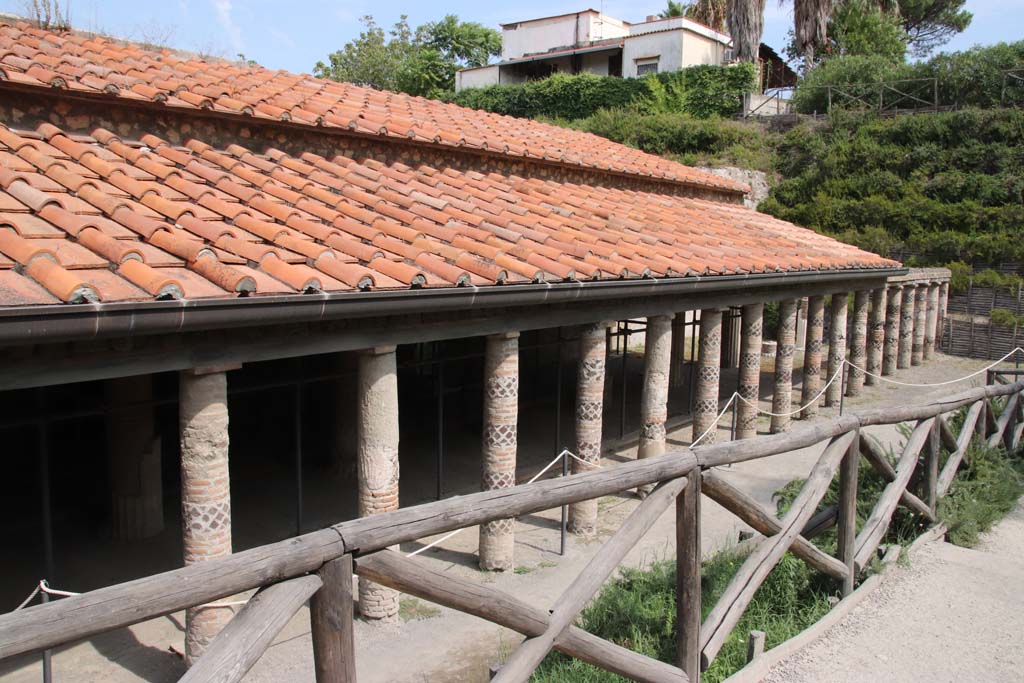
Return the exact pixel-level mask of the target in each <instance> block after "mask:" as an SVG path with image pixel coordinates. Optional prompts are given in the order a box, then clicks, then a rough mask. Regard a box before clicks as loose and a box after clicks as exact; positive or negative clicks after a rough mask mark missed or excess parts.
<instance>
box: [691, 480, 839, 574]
mask: <svg viewBox="0 0 1024 683" xmlns="http://www.w3.org/2000/svg"><path fill="white" fill-rule="evenodd" d="M701 491H702V492H703V493H704V495H706V496H707V497H708V498H710V499H711V500H713V501H715V502H716V503H718V504H719V505H721V506H722V507H724V508H725V509H726V510H728V511H729V512H731V513H733V514H734V515H736V516H737V517H739V518H740V519H741V520H742V521H743V522H745V523H746V524H749V525H750V526H751V527H753V529H754V530H755V531H757V532H759V533H762V534H764V535H765V536H774V535H775V534H777V533H779V532H780V531H782V524H781V523H780V522H779V520H778V519H777V518H776V517H775V516H774V515H772V514H771V513H770V512H768V511H767V510H765V509H764V508H763V507H761V505H760V504H759V503H758V502H757V501H756V500H754V499H753V498H751V497H750V496H748V495H747V494H746V493H744V492H743V491H741V490H739V489H738V488H736V487H735V486H733V485H732V484H730V483H729V482H728V481H726V480H725V478H723V477H722V476H721V475H719V474H717V473H715V472H712V471H710V470H709V471H707V472H705V473H704V477H703V482H702V485H701ZM790 550H792V551H793V554H794V555H796V556H797V557H799V558H800V559H802V560H803V561H805V562H806V563H807V564H809V565H810V566H812V567H814V568H815V569H817V570H818V571H820V572H824V573H826V574H828V575H829V576H831V577H833V578H835V579H838V580H840V581H842V580H843V579H845V578H846V577H847V576H848V575H849V573H850V572H849V570H848V569H847V567H846V565H845V564H843V563H842V562H840V561H839V560H837V559H836V558H834V557H832V556H831V555H829V554H827V553H825V552H823V551H821V550H819V549H818V548H817V546H815V545H814V544H813V543H811V542H810V541H808V540H807V539H806V538H804V537H803V536H797V537H796V539H794V541H793V547H792V548H790Z"/></svg>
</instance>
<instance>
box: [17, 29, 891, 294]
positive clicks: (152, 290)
mask: <svg viewBox="0 0 1024 683" xmlns="http://www.w3.org/2000/svg"><path fill="white" fill-rule="evenodd" d="M0 36H2V37H3V40H2V41H0V53H2V55H3V56H2V57H0V65H2V66H3V68H4V69H5V72H4V73H5V77H6V78H7V79H9V80H15V81H18V82H20V83H22V84H26V85H29V86H32V87H35V86H34V83H42V84H44V87H46V88H47V92H51V93H52V92H53V91H52V85H48V83H49V84H52V82H53V81H54V79H60V80H62V81H63V85H61V86H59V87H60V88H67V89H68V90H72V89H75V88H77V87H78V86H75V85H73V84H76V83H78V84H81V87H82V88H91V89H93V90H96V91H97V92H100V93H102V90H103V87H104V86H103V84H104V83H115V82H116V83H118V84H119V85H118V86H117V87H118V92H117V93H113V92H111V93H110V94H108V95H106V96H107V97H111V101H112V102H119V101H120V100H121V99H122V98H125V97H129V96H128V95H125V94H124V93H128V92H134V93H136V94H137V96H138V97H140V98H148V100H149V101H152V99H153V94H152V92H150V91H149V90H147V89H146V87H143V82H142V81H144V80H146V79H149V81H150V82H153V83H157V84H158V86H148V87H152V88H156V87H159V88H161V89H162V92H165V93H171V92H175V88H178V87H183V86H186V85H187V87H188V89H187V90H186V89H181V90H177V91H176V92H177V94H176V95H167V98H166V100H165V102H163V103H162V104H161V106H175V107H179V108H180V109H181V110H182V111H189V107H190V106H191V105H186V104H182V105H177V104H176V103H175V102H174V101H173V100H181V101H182V102H186V103H187V102H188V101H189V100H190V99H194V98H193V97H192V96H193V95H196V96H199V97H205V98H207V100H206V101H208V102H212V103H213V105H212V106H215V107H226V106H228V105H231V106H241V105H239V104H237V103H241V102H245V101H249V102H252V101H255V99H254V98H256V95H255V94H254V92H256V91H259V92H263V93H264V94H263V95H261V96H260V97H262V98H264V99H267V98H271V96H270V95H268V94H267V93H268V92H269V91H270V90H272V89H273V88H275V87H277V85H280V84H281V83H284V82H285V81H288V82H295V83H307V84H312V85H311V86H310V87H320V86H322V87H323V88H324V89H329V88H333V86H335V85H336V86H338V87H340V88H346V87H348V86H343V85H340V84H329V83H328V82H326V81H318V80H316V79H312V78H310V77H293V76H291V75H289V74H284V73H283V72H270V71H264V72H262V73H263V75H265V76H267V77H268V78H269V79H270V80H271V82H273V83H276V84H277V85H274V86H272V87H271V88H270V90H265V89H264V88H263V86H262V85H261V84H260V83H259V82H258V78H257V77H256V76H255V75H252V74H254V73H255V74H258V73H260V72H252V71H247V70H242V69H238V68H237V67H231V66H223V65H219V64H208V63H204V62H182V61H179V60H177V58H176V57H173V56H171V55H169V53H145V52H143V51H142V50H141V49H139V48H123V47H120V46H114V45H113V44H111V43H109V42H105V41H101V42H102V44H103V45H106V46H107V47H103V48H102V49H101V50H99V51H98V52H97V48H98V47H99V46H100V45H99V44H97V43H96V42H95V41H94V40H93V39H88V40H81V41H80V40H79V39H77V38H75V37H74V36H64V37H60V36H53V35H51V34H45V33H44V32H41V31H35V30H31V31H30V30H28V29H25V28H12V27H9V26H8V27H3V28H0ZM40 36H42V37H40ZM13 38H16V40H14V39H13ZM25 45H27V46H29V47H30V48H31V49H32V50H34V52H33V54H34V55H35V57H34V60H33V61H32V62H31V63H29V58H28V57H24V56H17V55H21V54H23V53H25V52H26V50H25V49H23V46H25ZM64 48H67V49H68V50H70V51H67V52H61V51H60V50H61V49H64ZM43 56H45V57H47V58H48V59H43V58H42V57H43ZM157 57H159V59H158V58H157ZM115 62H116V63H117V64H118V65H119V69H120V70H119V71H118V70H115V69H114V66H113V65H114V64H115ZM197 64H198V65H199V66H196V65H197ZM17 69H23V70H20V71H19V70H17ZM222 69H224V70H226V71H223V72H222V71H221V70H222ZM232 70H233V71H232ZM215 71H216V72H217V73H218V74H220V75H221V76H222V77H224V78H227V77H228V76H227V74H229V73H236V74H238V75H239V79H238V81H237V82H236V83H235V85H234V86H233V87H235V88H237V89H238V90H237V91H233V92H236V95H237V97H238V98H246V99H236V97H233V96H232V95H230V94H228V95H223V94H222V95H221V96H219V97H214V95H215V90H216V89H217V88H218V87H221V86H220V85H213V84H212V83H214V82H216V83H220V81H211V82H210V83H211V84H207V85H199V83H200V80H203V79H199V80H196V78H197V77H196V74H197V73H213V72H215ZM154 72H159V74H157V73H154ZM55 74H63V75H61V76H56V75H55ZM119 74H120V76H119ZM139 74H146V79H143V78H141V77H140V76H139ZM242 74H249V76H246V77H244V78H243V77H242V76H241V75H242ZM121 76H123V77H121ZM250 77H251V79H250ZM165 78H166V79H167V82H164V79H165ZM29 79H34V80H29ZM279 79H281V80H279ZM295 79H297V80H295ZM175 83H177V84H178V85H175ZM2 87H3V84H2V83H0V88H2ZM296 87H298V86H296ZM300 89H301V88H300ZM61 92H63V91H61ZM350 92H352V93H364V94H365V93H374V94H375V96H376V95H379V96H380V97H381V98H383V99H382V100H381V101H382V102H387V101H388V98H392V99H394V100H395V101H399V100H398V98H402V96H397V95H390V94H387V93H375V91H367V90H365V89H355V90H352V91H350ZM144 93H149V94H148V95H147V94H144ZM58 95H60V93H58ZM285 96H287V93H284V92H280V93H278V94H277V95H274V96H273V97H285ZM300 97H302V96H300ZM210 98H212V99H210ZM271 99H273V98H271ZM414 99H415V98H402V99H401V100H400V101H403V102H406V101H412V100H414ZM417 102H421V103H425V102H426V101H425V100H423V101H420V100H417ZM196 103H197V104H196V106H202V105H201V104H200V103H199V102H198V100H196ZM232 103H235V104H232ZM332 106H338V107H341V106H346V107H347V106H350V102H349V101H348V100H345V99H339V100H337V102H336V103H335V105H332ZM423 106H424V107H427V105H426V104H423ZM437 106H438V107H441V108H443V109H445V110H449V109H453V108H452V107H450V106H449V105H437ZM427 109H429V108H428V107H427ZM454 109H456V110H458V108H454ZM254 111H255V105H254ZM292 111H293V112H294V111H295V109H293V110H292ZM367 111H369V110H368V109H367V110H365V111H364V112H363V113H364V117H363V119H362V120H363V121H367V120H369V119H366V118H365V114H366V113H367ZM458 111H459V112H462V113H461V114H459V115H458V116H461V117H463V119H462V120H469V118H470V117H471V116H472V115H474V114H475V112H469V111H468V110H458ZM238 115H239V116H243V115H244V116H255V114H244V113H238ZM458 116H455V115H453V117H452V120H456V119H458ZM268 118H269V119H274V117H273V116H269V115H268ZM431 120H432V121H433V119H431ZM501 121H508V122H514V124H513V123H509V126H510V129H509V130H506V129H504V128H502V127H501V125H502V124H501ZM409 124H410V125H412V126H419V125H421V124H420V123H419V119H412V120H410V122H409ZM24 125H25V124H23V123H20V122H16V121H0V306H2V307H11V306H33V305H46V304H58V303H61V302H64V303H84V302H103V303H106V302H118V301H151V300H155V299H168V298H170V299H176V298H177V299H182V298H183V299H200V298H225V297H234V296H239V295H253V296H258V295H282V294H284V295H287V294H295V295H298V294H300V293H311V292H345V291H359V290H369V289H407V288H411V287H412V288H415V287H426V288H453V287H466V286H469V287H472V286H481V287H483V286H490V285H497V284H515V283H527V282H561V281H570V282H573V281H575V282H586V281H592V280H613V279H614V280H617V279H623V278H625V279H644V278H665V277H686V276H691V275H724V274H734V273H763V272H768V273H771V272H797V271H806V270H842V269H862V268H892V267H896V266H898V264H897V263H896V262H894V261H890V260H886V259H883V258H881V257H879V256H876V255H874V254H871V253H868V252H865V251H861V250H859V249H857V248H855V247H852V246H849V245H845V244H842V243H840V242H837V241H836V240H833V239H830V238H828V237H825V236H822V235H818V234H816V233H814V232H812V231H810V230H805V229H802V228H799V227H797V226H795V225H792V224H790V223H786V222H784V221H780V220H777V219H775V218H772V217H770V216H767V215H764V214H760V213H757V212H755V211H752V210H750V209H746V208H743V207H742V206H739V205H736V204H731V203H724V202H715V201H710V200H705V199H696V198H687V197H681V196H675V195H673V194H667V193H662V192H659V191H657V190H658V188H659V187H660V188H661V189H662V190H663V189H664V186H659V185H657V184H656V183H653V182H652V183H650V186H651V188H652V190H650V191H639V190H631V189H619V188H616V187H612V186H610V184H609V183H593V184H589V183H585V182H584V183H574V182H566V181H560V180H554V179H550V178H542V177H520V176H517V175H514V174H510V173H508V172H506V173H498V172H488V173H483V172H478V171H474V170H464V169H462V168H456V167H455V166H457V165H452V166H448V165H444V164H437V163H433V165H429V164H425V163H424V164H418V165H416V166H409V165H405V164H403V163H399V162H389V163H384V162H381V161H378V160H374V159H352V158H347V157H344V156H340V155H332V156H322V155H320V154H316V153H313V152H312V151H294V150H293V153H291V154H289V153H286V152H284V151H282V150H280V149H274V148H269V149H268V148H266V147H260V148H256V147H255V143H252V142H248V143H247V142H246V140H242V139H239V140H238V141H237V142H235V143H234V144H230V143H224V142H220V143H218V142H217V141H216V140H213V139H210V138H206V139H204V136H203V135H202V134H198V133H197V134H195V136H194V137H191V138H187V137H186V139H185V140H184V141H183V144H180V145H179V144H173V143H172V142H171V141H169V140H167V139H162V138H160V137H158V136H157V135H154V134H144V135H141V139H137V140H131V139H121V138H119V136H118V135H117V134H115V133H114V132H111V131H110V130H106V129H103V128H91V127H90V128H89V129H88V131H87V132H86V133H83V132H82V131H81V130H74V131H72V130H63V129H61V128H59V127H57V126H55V125H53V124H51V123H38V124H33V125H31V126H28V127H20V126H24ZM310 125H312V124H310ZM361 125H363V124H361ZM431 125H438V124H437V123H436V122H435V123H432V124H431ZM494 126H495V128H494V129H493V131H491V133H489V134H493V135H501V136H509V137H510V138H514V136H515V135H517V134H518V131H520V130H528V131H530V132H531V134H533V133H536V134H537V135H541V133H538V132H537V130H538V129H537V127H536V124H533V123H532V122H528V121H520V120H517V119H505V118H501V117H499V120H498V121H497V122H496V123H494ZM197 128H198V127H197ZM541 130H542V131H547V130H549V128H548V127H544V128H543V129H541ZM554 130H557V131H561V129H554ZM388 135H390V133H389V134H388ZM382 139H383V140H385V141H386V140H390V139H391V138H390V137H387V136H385V137H384V138H382ZM594 140H595V141H596V140H600V139H599V138H594ZM557 143H558V138H557V137H555V140H554V143H553V144H557ZM595 144H596V143H595ZM601 144H602V145H604V147H605V149H607V150H610V152H609V153H612V154H615V153H619V154H623V155H625V154H627V152H625V151H622V150H625V148H621V147H620V146H619V145H614V144H613V143H610V142H607V141H602V143H601ZM541 149H542V150H543V148H541ZM453 153H456V154H457V152H455V151H454V150H453ZM677 166H678V165H677ZM681 168H683V169H686V167H681ZM687 171H688V172H689V170H688V169H687ZM693 173H696V171H693Z"/></svg>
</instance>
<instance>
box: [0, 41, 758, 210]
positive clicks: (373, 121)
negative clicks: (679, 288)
mask: <svg viewBox="0 0 1024 683" xmlns="http://www.w3.org/2000/svg"><path fill="white" fill-rule="evenodd" d="M0 53H6V54H4V56H3V57H2V58H0V64H2V68H3V72H4V75H5V78H6V80H8V81H9V82H11V83H18V84H24V85H33V86H36V87H39V88H47V89H51V88H54V87H58V88H64V89H68V90H74V91H80V92H82V93H83V94H90V93H91V94H93V95H95V96H102V97H115V98H117V99H125V100H131V101H132V102H139V101H143V102H145V101H148V102H151V103H152V104H154V105H156V106H160V107H171V108H177V109H181V110H186V111H188V110H193V111H198V110H208V111H216V112H222V113H224V114H226V115H232V116H237V117H240V118H245V119H248V118H253V117H255V118H262V119H265V120H268V121H271V120H290V121H292V122H293V123H301V124H305V125H311V126H320V127H322V128H330V127H332V126H333V127H341V128H344V129H347V130H353V131H356V132H360V133H364V134H370V135H379V136H384V137H390V138H399V139H403V140H409V139H415V140H419V141H424V142H426V143H427V144H440V145H448V146H458V147H467V148H475V149H480V150H487V151H491V152H495V153H498V154H505V155H512V156H520V157H522V156H526V157H530V158H536V159H547V160H551V161H554V162H557V163H561V164H568V165H572V166H584V167H590V168H606V169H615V170H617V171H619V172H623V173H627V174H635V175H644V176H650V177H655V178H659V179H662V180H666V181H671V182H679V183H686V184H691V185H695V186H701V187H706V188H714V189H719V190H723V191H728V192H737V191H740V192H742V191H745V190H746V189H747V188H746V187H745V186H743V185H739V184H737V183H734V182H732V181H729V180H726V179H723V178H720V177H718V176H714V175H712V174H708V173H703V172H700V171H697V170H695V169H693V168H689V167H687V166H683V165H681V164H678V163H676V162H673V161H669V160H666V159H662V158H660V157H656V156H652V155H649V154H645V153H644V152H640V151H639V150H635V149H631V148H628V147H624V146H622V145H617V144H615V143H612V142H609V141H608V140H605V139H603V138H599V137H596V136H593V135H590V134H587V133H582V132H580V131H573V130H567V129H564V128H561V127H558V126H553V125H550V124H545V123H539V122H535V121H529V120H525V119H516V118H512V117H507V116H501V115H497V114H491V113H488V112H483V111H476V110H470V109H465V108H462V107H458V106H456V105H453V104H447V103H443V102H439V101H436V100H428V99H424V98H419V97H411V96H407V95H400V94H395V93H382V92H378V91H374V90H370V89H368V88H363V87H360V86H356V85H352V84H349V83H337V82H334V81H328V80H324V79H318V78H314V77H312V76H309V75H306V74H303V75H297V74H289V73H287V72H283V71H272V70H268V69H264V68H262V67H259V66H243V65H239V64H236V63H229V62H220V61H211V62H207V61H203V60H199V59H194V58H186V57H182V56H179V55H177V54H174V53H172V52H171V51H169V50H163V51H153V50H146V49H144V48H142V47H140V46H138V45H134V44H121V43H118V42H114V41H110V40H107V39H105V38H100V37H95V38H90V37H86V36H83V35H79V34H75V33H64V32H48V31H45V30H42V29H39V28H34V27H32V26H30V25H29V24H27V23H24V22H19V23H16V24H5V23H0ZM101 60H102V64H101V63H99V62H100V61H101ZM143 142H144V143H146V144H149V143H148V142H146V141H145V140H143ZM150 146H152V145H150ZM261 170H266V169H261Z"/></svg>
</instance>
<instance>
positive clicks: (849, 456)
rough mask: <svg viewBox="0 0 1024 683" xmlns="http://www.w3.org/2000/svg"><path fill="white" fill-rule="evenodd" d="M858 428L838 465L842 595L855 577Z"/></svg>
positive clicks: (858, 456)
mask: <svg viewBox="0 0 1024 683" xmlns="http://www.w3.org/2000/svg"><path fill="white" fill-rule="evenodd" d="M860 438H861V436H860V430H859V429H858V430H857V431H856V433H855V435H854V437H853V442H852V443H851V444H850V449H849V450H848V451H847V452H846V455H844V456H843V461H842V463H841V464H840V466H839V517H838V526H839V528H838V532H839V540H838V544H837V550H838V556H839V559H840V561H842V562H843V563H845V564H846V566H847V568H848V569H849V572H848V573H847V575H846V576H845V577H843V596H844V597H845V596H847V595H849V594H850V593H852V592H853V580H854V578H855V577H856V567H855V566H854V557H855V555H856V543H855V541H856V538H857V470H858V468H859V466H860Z"/></svg>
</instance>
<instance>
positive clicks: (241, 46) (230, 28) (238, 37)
mask: <svg viewBox="0 0 1024 683" xmlns="http://www.w3.org/2000/svg"><path fill="white" fill-rule="evenodd" d="M213 8H214V10H216V12H217V22H218V23H219V24H220V27H221V28H222V29H224V33H225V34H227V37H228V42H229V43H231V50H232V51H233V52H236V53H239V52H245V43H244V42H243V41H242V29H241V28H240V27H239V26H238V24H236V23H235V20H234V19H232V18H231V0H213Z"/></svg>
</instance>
